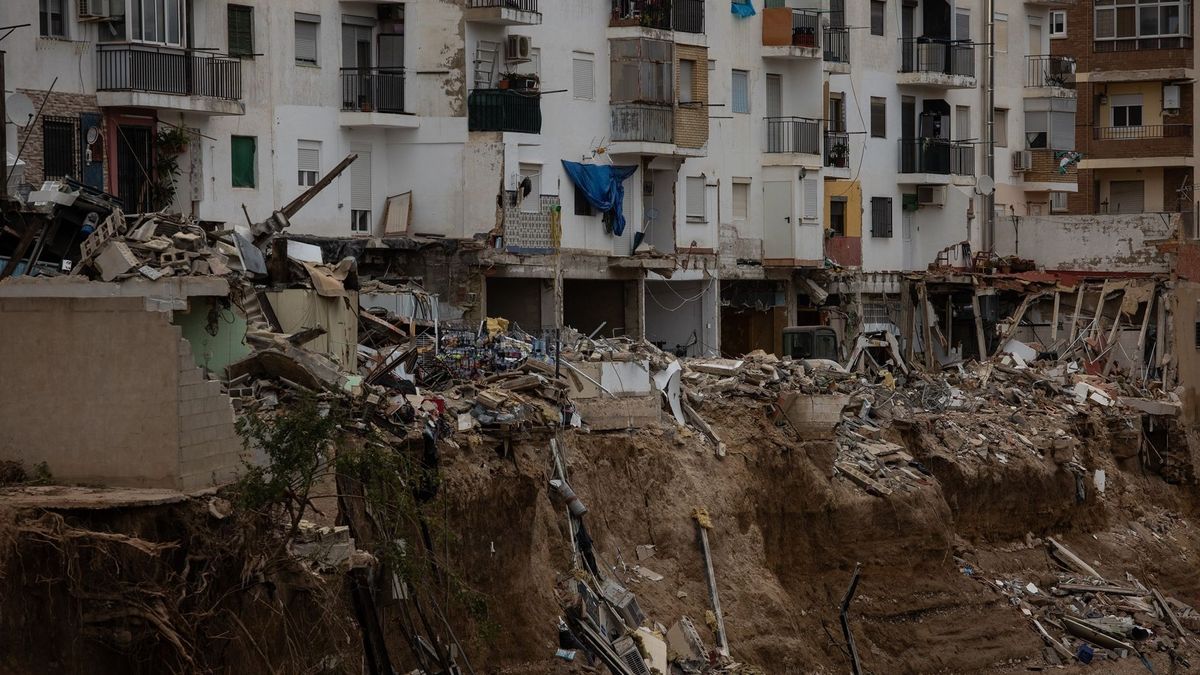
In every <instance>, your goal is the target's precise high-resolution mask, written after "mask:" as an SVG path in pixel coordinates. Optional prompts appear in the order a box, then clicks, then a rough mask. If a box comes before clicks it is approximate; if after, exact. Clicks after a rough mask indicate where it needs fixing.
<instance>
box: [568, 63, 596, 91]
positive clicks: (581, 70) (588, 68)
mask: <svg viewBox="0 0 1200 675" xmlns="http://www.w3.org/2000/svg"><path fill="white" fill-rule="evenodd" d="M571 65H572V69H571V70H572V78H571V79H572V86H571V90H572V91H574V92H575V98H579V99H585V100H589V101H590V100H592V99H594V98H596V91H595V89H596V87H595V77H594V75H595V61H593V60H592V59H590V58H579V57H576V58H575V59H573V60H572V62H571Z"/></svg>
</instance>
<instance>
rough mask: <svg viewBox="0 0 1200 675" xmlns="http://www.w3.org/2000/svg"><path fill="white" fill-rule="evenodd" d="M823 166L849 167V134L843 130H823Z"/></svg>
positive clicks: (833, 167)
mask: <svg viewBox="0 0 1200 675" xmlns="http://www.w3.org/2000/svg"><path fill="white" fill-rule="evenodd" d="M825 166H826V167H828V168H831V169H848V168H850V134H847V133H846V132H844V131H826V132H825Z"/></svg>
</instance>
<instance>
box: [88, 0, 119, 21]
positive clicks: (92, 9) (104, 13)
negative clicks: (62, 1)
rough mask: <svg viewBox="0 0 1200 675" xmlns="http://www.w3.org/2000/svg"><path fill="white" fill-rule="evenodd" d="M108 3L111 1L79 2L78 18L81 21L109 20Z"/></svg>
mask: <svg viewBox="0 0 1200 675" xmlns="http://www.w3.org/2000/svg"><path fill="white" fill-rule="evenodd" d="M117 1H118V2H120V1H121V0H117ZM108 2H109V0H78V9H79V11H78V12H77V16H78V17H79V19H80V20H81V21H85V20H89V19H90V20H97V19H107V18H108V17H109V11H108Z"/></svg>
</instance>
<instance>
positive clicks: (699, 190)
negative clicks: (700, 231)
mask: <svg viewBox="0 0 1200 675" xmlns="http://www.w3.org/2000/svg"><path fill="white" fill-rule="evenodd" d="M686 192H687V219H688V220H689V221H692V222H704V221H705V217H704V177H703V176H688V178H687V190H686Z"/></svg>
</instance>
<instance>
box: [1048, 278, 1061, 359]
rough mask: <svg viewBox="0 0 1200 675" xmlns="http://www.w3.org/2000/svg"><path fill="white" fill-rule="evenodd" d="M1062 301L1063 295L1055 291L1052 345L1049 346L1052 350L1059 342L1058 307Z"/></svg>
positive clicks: (1051, 324)
mask: <svg viewBox="0 0 1200 675" xmlns="http://www.w3.org/2000/svg"><path fill="white" fill-rule="evenodd" d="M1061 300H1062V294H1061V293H1059V292H1058V291H1054V313H1053V315H1052V316H1051V318H1050V345H1048V346H1049V347H1051V348H1052V347H1053V345H1054V344H1055V343H1057V342H1058V305H1059V302H1060V301H1061Z"/></svg>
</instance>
